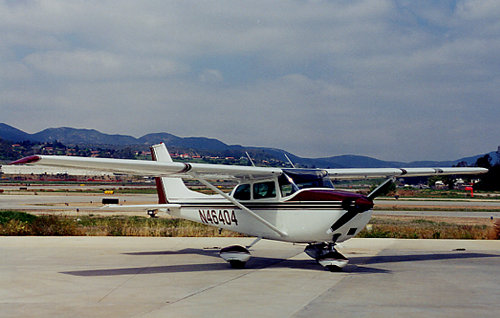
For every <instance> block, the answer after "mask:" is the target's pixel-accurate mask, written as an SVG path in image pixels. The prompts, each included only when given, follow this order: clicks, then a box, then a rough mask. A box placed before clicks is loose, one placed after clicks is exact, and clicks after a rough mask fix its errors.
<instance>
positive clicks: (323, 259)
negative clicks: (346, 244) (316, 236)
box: [304, 242, 349, 272]
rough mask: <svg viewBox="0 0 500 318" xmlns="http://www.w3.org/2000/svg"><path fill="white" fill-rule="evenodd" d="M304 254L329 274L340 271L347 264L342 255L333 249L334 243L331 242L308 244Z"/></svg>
mask: <svg viewBox="0 0 500 318" xmlns="http://www.w3.org/2000/svg"><path fill="white" fill-rule="evenodd" d="M304 252H306V254H307V255H309V256H311V257H312V258H314V259H315V260H316V261H317V262H318V263H319V264H320V265H321V266H323V267H324V268H325V269H326V270H329V271H331V272H338V271H341V270H342V268H344V267H345V266H346V265H347V263H348V262H349V260H348V259H347V258H346V257H345V256H344V255H342V254H340V253H339V252H338V251H337V250H336V249H335V243H332V242H330V243H319V244H309V245H308V246H307V247H306V248H305V250H304Z"/></svg>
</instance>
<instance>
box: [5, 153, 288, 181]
mask: <svg viewBox="0 0 500 318" xmlns="http://www.w3.org/2000/svg"><path fill="white" fill-rule="evenodd" d="M11 164H28V165H36V166H45V167H58V168H70V169H72V168H78V169H82V168H83V169H86V170H93V171H100V172H110V173H123V174H130V175H138V176H153V177H169V176H180V177H183V176H184V177H186V176H187V177H188V176H189V175H190V174H195V173H196V174H197V175H200V176H220V177H233V178H245V177H248V178H252V177H253V178H265V177H271V176H275V175H280V174H281V169H280V168H267V167H246V166H236V165H234V166H233V165H216V164H203V163H182V162H159V161H146V160H132V159H113V158H89V157H71V156H45V155H35V156H29V157H25V158H22V159H20V160H17V161H14V162H12V163H11Z"/></svg>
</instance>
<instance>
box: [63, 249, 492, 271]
mask: <svg viewBox="0 0 500 318" xmlns="http://www.w3.org/2000/svg"><path fill="white" fill-rule="evenodd" d="M124 254H126V255H138V256H140V255H176V254H177V255H178V254H198V255H205V256H213V257H217V258H218V259H219V260H220V261H218V262H216V263H203V264H179V265H163V266H147V267H130V268H110V269H95V270H80V271H66V272H60V273H61V274H67V275H74V276H117V275H146V274H158V273H178V272H202V271H220V270H232V271H233V270H238V269H231V268H230V267H229V265H228V264H227V263H226V262H224V261H223V260H222V259H220V258H219V256H218V255H219V252H218V250H214V249H191V248H189V249H183V250H180V251H152V252H132V253H124ZM488 257H500V255H497V254H485V253H472V252H450V253H437V254H430V253H428V254H399V255H382V256H372V257H356V256H354V257H350V258H349V260H350V262H349V265H347V266H346V267H345V268H344V269H343V271H342V272H344V273H352V274H377V273H379V274H380V273H390V272H391V271H390V270H387V269H380V268H375V267H371V266H367V265H376V264H383V263H402V262H419V261H431V260H448V259H473V258H488ZM271 266H272V267H273V268H290V269H308V270H322V268H321V266H320V265H318V264H317V263H316V261H314V260H313V259H310V260H309V259H306V260H292V259H283V258H272V257H258V256H252V258H251V259H250V260H249V261H248V263H247V266H246V267H245V269H247V270H251V269H261V268H266V267H271ZM245 269H241V270H240V271H244V270H245Z"/></svg>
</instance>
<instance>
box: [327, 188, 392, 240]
mask: <svg viewBox="0 0 500 318" xmlns="http://www.w3.org/2000/svg"><path fill="white" fill-rule="evenodd" d="M394 180H395V178H389V179H387V180H385V181H384V182H383V183H382V184H380V185H379V186H378V187H377V188H375V190H373V191H372V192H370V194H368V195H367V196H366V197H365V196H362V197H359V198H357V199H356V200H352V199H346V200H344V201H343V202H342V208H343V209H344V210H347V212H346V213H344V214H343V215H342V216H341V217H340V218H339V219H338V220H337V222H335V223H334V224H333V225H332V226H331V227H330V229H331V230H332V232H335V231H336V230H338V229H339V228H341V227H342V226H344V225H345V224H346V223H347V222H349V221H350V220H352V219H353V218H354V217H355V216H356V215H358V214H359V213H363V212H365V211H368V210H370V209H371V208H373V200H374V199H375V198H376V197H377V196H379V195H380V194H382V193H384V192H385V191H386V190H387V188H388V187H389V186H390V185H391V183H392V182H393V181H394Z"/></svg>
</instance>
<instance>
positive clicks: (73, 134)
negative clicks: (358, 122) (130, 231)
mask: <svg viewBox="0 0 500 318" xmlns="http://www.w3.org/2000/svg"><path fill="white" fill-rule="evenodd" d="M0 138H1V139H4V140H9V141H12V142H21V141H24V140H29V141H35V142H55V141H58V142H61V143H63V144H65V145H79V146H80V145H86V146H108V147H110V146H115V147H124V146H136V147H137V146H140V147H142V148H144V147H147V146H149V145H152V144H156V143H160V142H164V143H165V144H166V145H168V147H169V148H172V149H174V148H175V149H180V150H195V151H198V152H204V153H212V154H220V153H223V154H224V155H226V156H227V155H231V156H244V155H245V151H247V152H249V153H250V154H251V155H252V157H253V156H255V155H259V156H261V157H265V158H267V159H275V160H279V161H285V160H284V155H283V154H287V156H288V157H289V158H290V159H291V161H292V162H294V163H296V164H299V165H302V166H309V167H322V168H361V167H364V168H383V167H386V168H390V167H392V168H395V167H424V166H427V167H429V166H442V167H449V166H453V165H456V164H458V163H459V162H466V163H467V164H468V165H473V164H474V163H475V162H476V160H477V159H478V158H479V157H481V156H484V155H485V154H480V155H476V156H471V157H466V158H460V159H456V160H449V161H414V162H398V161H383V160H378V159H375V158H372V157H367V156H359V155H341V156H332V157H325V158H302V157H299V156H296V155H294V154H291V153H289V152H287V151H285V150H281V149H275V148H265V147H244V146H241V145H227V144H225V143H223V142H221V141H220V140H217V139H214V138H205V137H178V136H175V135H172V134H169V133H166V132H162V133H151V134H147V135H144V136H142V137H140V138H135V137H133V136H128V135H110V134H105V133H101V132H99V131H97V130H95V129H77V128H70V127H61V128H47V129H44V130H42V131H40V132H37V133H34V134H29V133H26V132H24V131H22V130H20V129H17V128H15V127H12V126H10V125H7V124H5V123H0ZM489 155H490V156H491V158H492V159H493V160H494V161H495V160H498V159H499V158H498V156H497V152H490V153H489Z"/></svg>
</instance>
